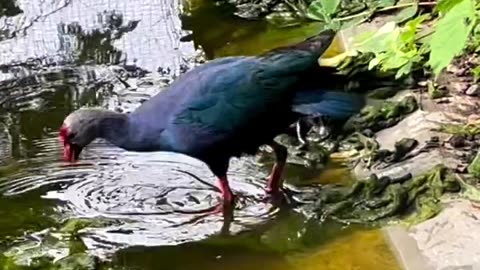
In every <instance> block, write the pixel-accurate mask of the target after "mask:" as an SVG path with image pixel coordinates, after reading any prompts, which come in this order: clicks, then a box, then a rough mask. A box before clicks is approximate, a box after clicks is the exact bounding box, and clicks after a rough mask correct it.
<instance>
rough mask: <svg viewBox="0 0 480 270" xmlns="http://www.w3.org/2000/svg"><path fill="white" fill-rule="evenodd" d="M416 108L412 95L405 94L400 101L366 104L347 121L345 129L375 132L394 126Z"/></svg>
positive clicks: (416, 104)
mask: <svg viewBox="0 0 480 270" xmlns="http://www.w3.org/2000/svg"><path fill="white" fill-rule="evenodd" d="M417 108H418V103H417V100H416V99H415V97H413V96H405V97H404V98H403V99H401V100H400V101H386V102H385V103H384V104H383V105H382V106H367V107H365V108H364V109H363V110H362V112H361V113H360V114H359V115H357V116H355V117H353V118H352V119H351V120H349V121H348V122H347V124H346V128H345V129H346V130H357V131H360V130H365V129H370V130H372V131H373V132H376V131H379V130H382V129H385V128H388V127H391V126H394V125H395V124H396V123H398V122H400V121H401V120H402V119H403V118H405V116H406V115H408V114H410V113H412V112H414V111H415V110H416V109H417Z"/></svg>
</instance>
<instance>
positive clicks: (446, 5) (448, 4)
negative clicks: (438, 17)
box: [434, 0, 462, 14]
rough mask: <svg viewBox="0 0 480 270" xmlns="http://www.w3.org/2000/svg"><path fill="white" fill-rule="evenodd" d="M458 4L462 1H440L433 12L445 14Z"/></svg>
mask: <svg viewBox="0 0 480 270" xmlns="http://www.w3.org/2000/svg"><path fill="white" fill-rule="evenodd" d="M460 2H462V0H440V1H439V2H438V4H437V5H436V6H435V10H434V12H436V13H442V14H445V13H447V12H448V11H449V10H450V9H452V8H453V7H454V6H456V5H458V4H459V3H460Z"/></svg>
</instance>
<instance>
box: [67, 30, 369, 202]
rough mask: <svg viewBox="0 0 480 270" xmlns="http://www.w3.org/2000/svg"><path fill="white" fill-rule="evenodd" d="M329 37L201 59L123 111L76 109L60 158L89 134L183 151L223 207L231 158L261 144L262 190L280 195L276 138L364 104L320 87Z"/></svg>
mask: <svg viewBox="0 0 480 270" xmlns="http://www.w3.org/2000/svg"><path fill="white" fill-rule="evenodd" d="M335 35H336V32H335V31H333V30H323V31H321V32H319V33H317V34H316V35H313V36H311V37H308V38H306V39H304V40H302V41H300V42H297V43H295V44H292V45H287V46H283V47H277V48H274V49H271V50H268V51H266V52H264V53H261V54H258V55H247V56H245V55H240V56H226V57H222V58H216V59H213V60H210V61H207V62H206V63H204V64H202V65H199V66H197V67H195V68H193V69H191V70H189V71H187V72H186V73H184V74H182V75H181V76H179V77H178V78H177V79H176V80H175V81H173V82H172V83H171V84H170V85H169V86H168V87H167V88H166V89H164V90H162V91H159V92H158V93H157V94H155V95H154V96H153V97H151V98H150V99H149V100H147V101H145V102H144V103H142V104H141V105H140V106H139V107H137V108H136V109H135V110H133V111H131V112H128V113H121V112H115V111H111V110H106V109H101V108H80V109H77V110H75V111H73V112H71V113H70V114H68V115H67V116H66V118H65V119H64V121H63V123H62V125H61V127H60V130H59V137H60V140H61V143H62V144H63V158H64V160H65V161H69V162H76V161H77V160H78V159H79V156H80V153H81V152H82V149H83V148H84V147H85V146H87V145H88V144H90V143H91V142H92V141H93V140H95V139H96V138H103V139H105V140H107V141H109V142H110V143H111V144H113V145H115V146H117V147H120V148H123V149H125V150H127V151H136V152H152V151H164V152H174V153H180V154H184V155H187V156H190V157H193V158H195V159H197V160H200V161H202V162H204V163H205V164H206V165H207V166H208V168H209V169H210V171H211V172H212V173H213V174H214V175H215V176H216V178H217V186H218V187H219V190H220V191H221V194H222V198H221V200H222V201H223V203H224V204H226V205H228V204H232V203H233V201H234V197H235V196H234V194H233V192H232V190H231V187H230V185H229V182H228V177H227V172H228V166H229V161H230V159H231V158H233V157H241V156H244V155H254V154H256V153H257V151H258V149H259V147H260V146H263V145H267V146H270V147H271V148H272V149H273V152H274V155H275V163H274V165H273V168H272V170H271V173H270V175H269V176H268V177H267V183H266V188H265V191H266V195H268V196H271V195H275V194H279V193H281V192H282V191H281V188H282V186H283V177H282V175H283V171H284V168H285V165H286V160H287V156H288V151H287V148H286V147H285V146H283V145H281V144H279V143H278V142H276V141H275V137H276V136H277V135H280V134H282V133H285V132H287V131H288V129H290V128H291V126H292V125H294V124H295V123H296V122H297V121H299V120H301V119H304V118H307V117H312V116H315V115H326V116H328V117H331V118H333V119H346V118H348V117H350V116H352V115H354V114H355V113H357V112H359V111H360V110H361V108H362V107H363V106H364V104H365V99H364V98H363V97H362V95H360V94H356V93H353V92H345V91H341V90H338V89H328V88H327V87H326V86H325V85H328V84H329V83H330V82H331V80H332V78H333V75H332V76H330V74H323V73H321V72H319V70H321V69H318V67H319V65H318V59H319V58H320V57H321V56H322V54H323V53H324V52H325V51H326V50H327V48H328V47H329V45H330V44H331V42H332V40H333V39H334V37H335ZM312 74H314V75H313V76H312Z"/></svg>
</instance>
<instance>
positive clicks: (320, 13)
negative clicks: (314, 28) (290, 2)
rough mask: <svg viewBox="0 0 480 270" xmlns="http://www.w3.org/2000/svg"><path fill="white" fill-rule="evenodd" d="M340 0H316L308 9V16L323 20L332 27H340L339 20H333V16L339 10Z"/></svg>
mask: <svg viewBox="0 0 480 270" xmlns="http://www.w3.org/2000/svg"><path fill="white" fill-rule="evenodd" d="M339 4H340V0H317V1H314V2H313V3H312V4H311V5H310V6H309V7H308V10H307V16H308V17H309V18H310V19H312V20H317V21H323V22H325V23H327V24H328V25H329V26H330V28H332V29H338V28H339V24H338V22H335V21H333V16H334V15H335V12H337V10H338V7H339Z"/></svg>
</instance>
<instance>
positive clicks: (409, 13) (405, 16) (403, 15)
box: [393, 3, 418, 23]
mask: <svg viewBox="0 0 480 270" xmlns="http://www.w3.org/2000/svg"><path fill="white" fill-rule="evenodd" d="M417 11H418V5H417V3H415V4H414V5H413V6H411V7H407V8H404V9H402V10H401V11H400V12H399V13H398V14H397V15H395V18H393V20H394V21H395V22H396V23H402V22H404V21H406V20H409V19H410V18H412V17H413V16H415V14H417Z"/></svg>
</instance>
